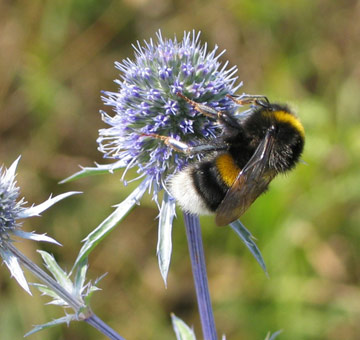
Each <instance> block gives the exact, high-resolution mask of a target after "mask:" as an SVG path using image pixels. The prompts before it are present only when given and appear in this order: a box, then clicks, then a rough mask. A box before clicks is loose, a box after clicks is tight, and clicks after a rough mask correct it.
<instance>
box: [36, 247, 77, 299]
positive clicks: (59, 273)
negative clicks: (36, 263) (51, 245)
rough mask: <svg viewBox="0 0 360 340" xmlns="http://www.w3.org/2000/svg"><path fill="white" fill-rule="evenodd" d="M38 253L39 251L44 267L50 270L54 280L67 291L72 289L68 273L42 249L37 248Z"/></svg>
mask: <svg viewBox="0 0 360 340" xmlns="http://www.w3.org/2000/svg"><path fill="white" fill-rule="evenodd" d="M37 252H38V253H40V255H41V257H42V258H43V261H44V262H45V265H46V267H47V268H48V270H49V271H50V272H51V274H52V275H53V276H54V278H55V279H56V281H57V282H58V283H59V284H60V285H61V286H62V287H63V288H64V289H65V290H67V291H68V292H72V291H73V284H72V282H71V280H70V279H69V278H68V275H67V274H66V273H65V272H64V271H63V270H62V269H61V268H60V266H59V265H58V264H57V262H56V260H55V258H54V257H53V256H52V255H50V254H49V253H47V252H46V251H43V250H37Z"/></svg>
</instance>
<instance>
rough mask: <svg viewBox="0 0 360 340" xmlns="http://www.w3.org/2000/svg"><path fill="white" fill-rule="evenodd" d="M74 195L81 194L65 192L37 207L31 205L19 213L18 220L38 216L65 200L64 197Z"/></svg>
mask: <svg viewBox="0 0 360 340" xmlns="http://www.w3.org/2000/svg"><path fill="white" fill-rule="evenodd" d="M76 194H81V192H79V191H70V192H66V193H64V194H60V195H57V196H55V197H51V196H50V197H49V198H48V199H47V200H46V201H45V202H43V203H41V204H38V205H33V206H32V207H30V208H26V209H24V210H23V211H22V212H21V213H19V215H18V218H27V217H32V216H39V215H40V214H41V213H42V212H43V211H45V210H46V209H48V208H50V207H51V206H52V205H54V204H55V203H57V202H59V201H61V200H62V199H64V198H66V197H69V196H72V195H76Z"/></svg>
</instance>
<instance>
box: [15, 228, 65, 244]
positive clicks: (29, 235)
mask: <svg viewBox="0 0 360 340" xmlns="http://www.w3.org/2000/svg"><path fill="white" fill-rule="evenodd" d="M12 233H13V234H14V235H16V236H19V237H21V238H25V239H28V240H33V241H43V242H50V243H55V244H57V245H59V246H61V244H60V243H59V242H58V241H56V240H54V239H53V238H52V237H50V236H47V235H46V234H35V232H30V233H29V232H26V231H23V230H20V229H15V230H13V231H12Z"/></svg>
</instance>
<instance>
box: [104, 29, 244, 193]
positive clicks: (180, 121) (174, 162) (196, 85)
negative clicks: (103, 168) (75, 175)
mask: <svg viewBox="0 0 360 340" xmlns="http://www.w3.org/2000/svg"><path fill="white" fill-rule="evenodd" d="M134 49H135V59H134V60H131V59H126V60H123V62H122V63H116V67H117V68H118V69H119V70H120V71H121V72H122V74H121V80H116V83H117V84H118V85H119V92H116V93H114V92H104V94H105V96H104V97H103V100H104V103H105V104H106V105H109V106H111V107H112V109H113V111H114V112H115V114H114V115H109V114H107V113H105V112H102V116H103V120H104V122H105V123H107V124H108V125H110V127H109V128H107V129H102V130H100V136H99V138H98V143H99V150H100V151H101V152H103V153H104V154H105V157H106V158H113V159H117V160H122V161H123V162H124V164H125V166H126V170H127V169H129V168H132V167H137V168H138V173H139V175H140V176H146V178H147V179H148V183H149V185H150V184H152V185H153V190H154V191H153V193H154V197H156V195H157V193H158V192H159V191H160V190H161V189H163V187H164V180H165V178H166V177H167V176H168V175H169V174H172V173H174V172H175V171H177V170H179V169H181V168H182V167H183V166H184V164H186V163H188V162H189V161H191V160H190V159H189V157H188V156H185V155H183V154H181V153H178V152H175V151H174V150H172V149H171V148H169V147H167V146H165V145H164V143H163V142H162V141H160V140H154V139H151V138H143V137H142V135H143V134H159V135H163V136H171V137H174V138H176V139H178V140H182V141H184V142H187V143H192V142H193V141H194V140H196V139H200V138H201V139H203V138H209V137H213V136H216V134H217V132H218V131H217V129H218V127H217V125H216V122H215V121H213V120H211V119H209V118H208V117H206V116H204V115H201V114H199V113H198V112H196V111H195V110H194V109H193V108H191V107H189V105H188V104H186V103H185V102H184V101H183V100H182V99H181V98H179V96H177V93H178V92H180V93H182V94H184V95H186V96H187V97H189V98H191V99H194V100H196V101H197V102H199V103H207V104H208V105H209V106H211V107H213V108H215V109H217V110H219V109H222V110H228V111H230V112H232V111H234V102H233V101H231V100H230V99H229V98H227V97H226V94H229V93H234V92H235V91H236V90H237V89H238V87H239V86H240V85H241V84H238V85H236V84H235V82H236V77H234V74H235V73H236V71H237V69H236V67H232V68H230V69H226V67H227V63H225V64H224V65H223V66H221V63H220V62H219V57H220V56H221V55H222V54H223V53H220V54H217V49H218V48H217V46H216V47H215V48H214V49H213V50H212V51H208V50H207V45H206V44H203V45H202V44H201V42H200V34H199V33H195V32H192V33H189V32H188V33H187V32H185V33H184V37H183V39H182V40H181V41H178V40H177V38H176V37H175V38H174V39H165V38H163V37H162V35H161V32H160V31H159V32H158V33H157V42H154V41H153V40H152V39H150V41H149V42H146V41H145V42H144V45H143V46H142V45H141V44H140V43H139V42H138V43H137V45H136V46H134ZM125 172H126V171H125Z"/></svg>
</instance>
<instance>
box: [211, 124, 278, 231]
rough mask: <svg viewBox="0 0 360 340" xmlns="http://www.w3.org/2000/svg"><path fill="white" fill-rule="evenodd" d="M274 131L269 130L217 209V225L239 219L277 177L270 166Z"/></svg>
mask: <svg viewBox="0 0 360 340" xmlns="http://www.w3.org/2000/svg"><path fill="white" fill-rule="evenodd" d="M272 132H273V130H272V129H269V130H268V132H267V134H266V136H265V138H264V139H263V140H262V141H261V142H260V144H259V146H258V147H257V149H256V150H255V152H254V154H253V155H252V157H251V158H250V160H249V161H248V162H247V163H246V165H245V166H244V168H243V169H242V170H241V171H240V172H239V174H238V176H237V177H236V179H235V181H234V183H233V184H232V186H231V187H230V188H229V190H228V191H227V193H226V195H225V197H224V199H223V200H222V202H221V203H220V205H219V207H218V208H217V209H216V220H215V221H216V224H217V225H219V226H224V225H227V224H229V223H231V222H233V221H235V220H236V219H238V218H239V217H240V216H241V215H242V214H243V213H244V212H245V211H246V210H247V209H248V208H249V206H250V205H251V203H253V202H254V201H255V200H256V198H257V197H258V196H259V195H260V194H261V193H263V192H264V191H265V190H266V189H267V186H268V185H269V183H270V182H271V180H272V179H273V178H274V177H275V174H276V173H275V171H270V170H269V168H268V159H269V155H270V153H271V150H272V148H273V145H274V137H273V133H272Z"/></svg>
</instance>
